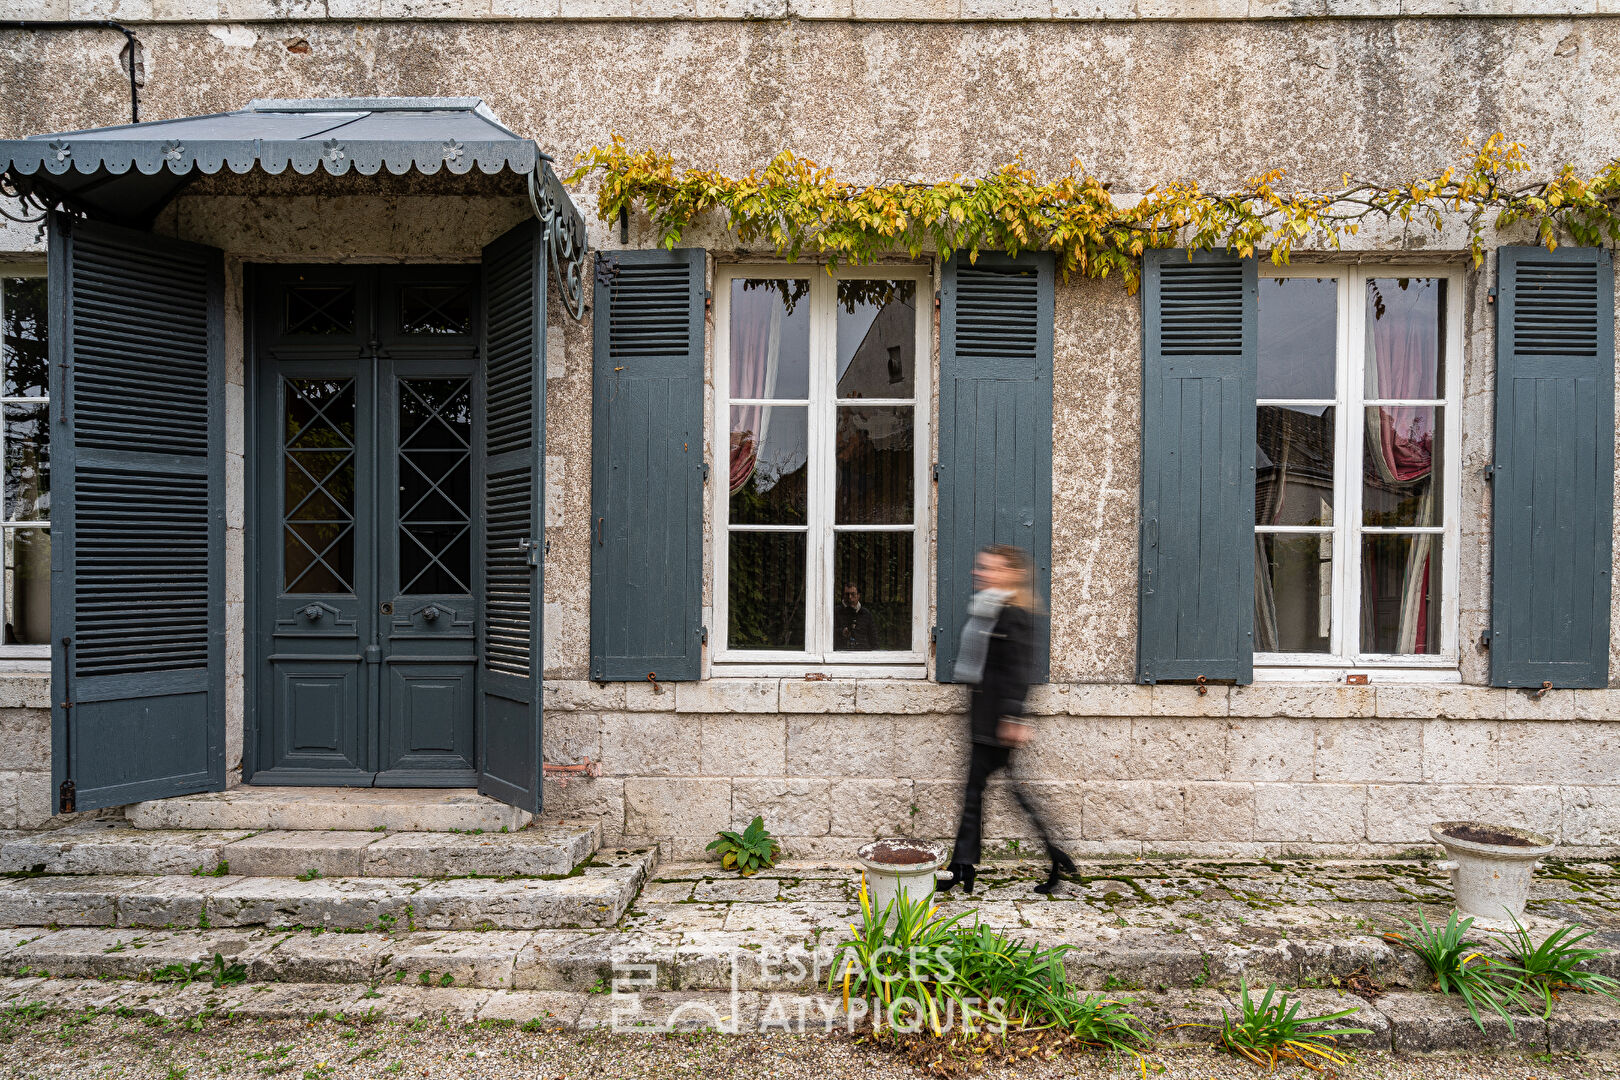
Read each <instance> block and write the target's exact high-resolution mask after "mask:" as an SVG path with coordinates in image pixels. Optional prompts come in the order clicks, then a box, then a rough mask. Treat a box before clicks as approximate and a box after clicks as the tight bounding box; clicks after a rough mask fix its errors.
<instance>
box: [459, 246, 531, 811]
mask: <svg viewBox="0 0 1620 1080" xmlns="http://www.w3.org/2000/svg"><path fill="white" fill-rule="evenodd" d="M545 254H546V249H545V230H544V229H543V227H542V226H541V224H540V223H539V222H538V221H533V220H530V221H525V222H523V223H522V224H520V225H518V226H517V227H516V228H514V229H512V230H511V231H509V232H507V233H505V234H504V235H503V236H501V237H500V239H498V240H496V241H495V242H493V243H491V244H490V245H489V246H488V247H486V248H484V267H483V269H484V283H483V297H484V358H483V359H484V363H483V366H482V369H481V371H480V378H479V399H480V402H481V403H482V406H483V415H484V430H483V438H482V440H481V443H480V453H479V455H478V458H479V466H478V475H479V486H480V490H481V491H482V493H483V500H482V503H483V505H482V506H480V507H479V521H480V526H481V528H480V532H481V537H480V547H479V550H480V559H479V567H478V579H479V581H478V586H477V590H478V595H479V596H480V597H481V598H482V610H481V611H480V612H479V665H478V703H477V710H476V711H477V723H478V790H479V791H480V792H481V793H483V794H485V795H489V796H491V797H493V798H496V799H499V800H501V801H502V802H505V803H510V804H511V805H513V806H516V807H518V808H520V809H523V810H527V811H529V812H530V813H539V812H540V803H541V761H542V759H541V731H540V729H541V718H542V702H543V698H542V694H541V676H542V672H543V666H542V665H543V663H544V657H543V648H542V642H543V638H542V632H541V630H542V627H541V623H542V615H543V612H544V610H545V601H544V594H543V590H542V579H543V570H542V565H541V564H542V558H541V556H542V552H543V550H544V537H545V532H544V528H543V523H544V521H545V512H544V507H543V501H544V498H545V490H544V488H545V469H544V465H543V463H544V461H545V453H546V373H545V341H546V275H545V269H546V264H545Z"/></svg>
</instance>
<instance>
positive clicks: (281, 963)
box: [252, 930, 397, 983]
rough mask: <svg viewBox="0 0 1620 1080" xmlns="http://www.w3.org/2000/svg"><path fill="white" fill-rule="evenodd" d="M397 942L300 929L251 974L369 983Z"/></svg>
mask: <svg viewBox="0 0 1620 1080" xmlns="http://www.w3.org/2000/svg"><path fill="white" fill-rule="evenodd" d="M396 947H397V942H396V941H395V939H394V938H392V937H390V936H388V935H386V934H331V933H312V932H310V931H307V930H299V931H295V932H293V933H290V934H287V935H285V936H284V937H283V938H282V939H281V940H280V941H279V943H277V944H276V945H275V947H274V948H272V949H269V950H267V951H265V952H264V953H262V954H260V955H258V956H257V957H256V958H255V963H254V965H253V969H252V975H253V977H254V978H256V979H274V980H277V981H280V982H293V983H370V982H373V981H375V980H376V979H377V978H378V977H379V976H380V974H381V972H382V968H383V965H384V964H385V963H386V962H387V960H388V958H389V957H390V956H392V955H393V952H394V949H395V948H396Z"/></svg>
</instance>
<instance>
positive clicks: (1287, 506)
mask: <svg viewBox="0 0 1620 1080" xmlns="http://www.w3.org/2000/svg"><path fill="white" fill-rule="evenodd" d="M1334 416H1335V410H1334V409H1333V407H1332V406H1329V405H1262V406H1260V407H1259V409H1258V410H1256V416H1255V433H1256V436H1257V440H1256V441H1257V442H1258V446H1257V447H1256V449H1255V476H1254V523H1255V524H1256V525H1331V524H1333V447H1334V430H1333V422H1334Z"/></svg>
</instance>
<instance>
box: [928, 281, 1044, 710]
mask: <svg viewBox="0 0 1620 1080" xmlns="http://www.w3.org/2000/svg"><path fill="white" fill-rule="evenodd" d="M1053 302H1054V298H1053V259H1052V256H1051V255H1050V254H1049V253H1026V254H1023V255H1020V256H1018V257H1017V258H1009V257H1008V256H1006V255H1002V254H993V253H985V254H981V255H980V256H979V258H978V260H977V261H976V262H969V261H968V258H967V256H966V255H957V256H953V257H952V258H951V259H950V260H949V261H947V262H946V263H945V273H944V279H943V281H942V282H941V288H940V315H939V327H940V338H939V540H938V543H939V559H938V562H939V578H938V607H939V611H938V617H937V622H936V624H935V639H936V643H937V647H936V651H935V663H934V670H935V676H936V677H937V678H938V679H939V681H940V682H950V681H952V670H951V669H952V668H953V667H954V666H955V663H956V646H957V642H958V638H959V637H960V635H961V632H962V623H963V622H964V621H965V620H966V618H967V605H968V600H969V598H970V597H971V596H972V595H973V581H972V576H971V574H972V569H973V556H974V554H975V553H977V552H978V550H979V549H980V548H982V547H984V546H985V545H987V544H1015V545H1017V546H1018V547H1021V548H1023V549H1024V550H1025V551H1027V552H1029V553H1030V555H1031V556H1032V557H1033V558H1034V560H1035V572H1036V588H1037V590H1038V592H1039V593H1040V595H1041V596H1042V597H1048V596H1050V595H1051V586H1052V317H1053ZM1036 626H1037V631H1036V643H1035V660H1034V670H1033V672H1032V679H1031V681H1033V682H1038V683H1041V682H1045V681H1046V679H1047V673H1048V670H1049V668H1050V656H1049V631H1048V627H1047V620H1045V619H1037V620H1036Z"/></svg>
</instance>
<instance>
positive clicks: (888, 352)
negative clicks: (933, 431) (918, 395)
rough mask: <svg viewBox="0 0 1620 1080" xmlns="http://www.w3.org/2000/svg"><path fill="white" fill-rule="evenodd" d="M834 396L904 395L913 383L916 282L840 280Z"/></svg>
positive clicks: (870, 396)
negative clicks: (836, 390) (836, 394)
mask: <svg viewBox="0 0 1620 1080" xmlns="http://www.w3.org/2000/svg"><path fill="white" fill-rule="evenodd" d="M837 313H838V396H839V397H840V398H908V397H910V396H911V395H912V393H913V391H914V389H915V387H916V376H915V372H916V366H917V283H916V282H915V281H884V280H881V279H874V280H867V279H850V280H843V281H840V282H839V283H838V298H837Z"/></svg>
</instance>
